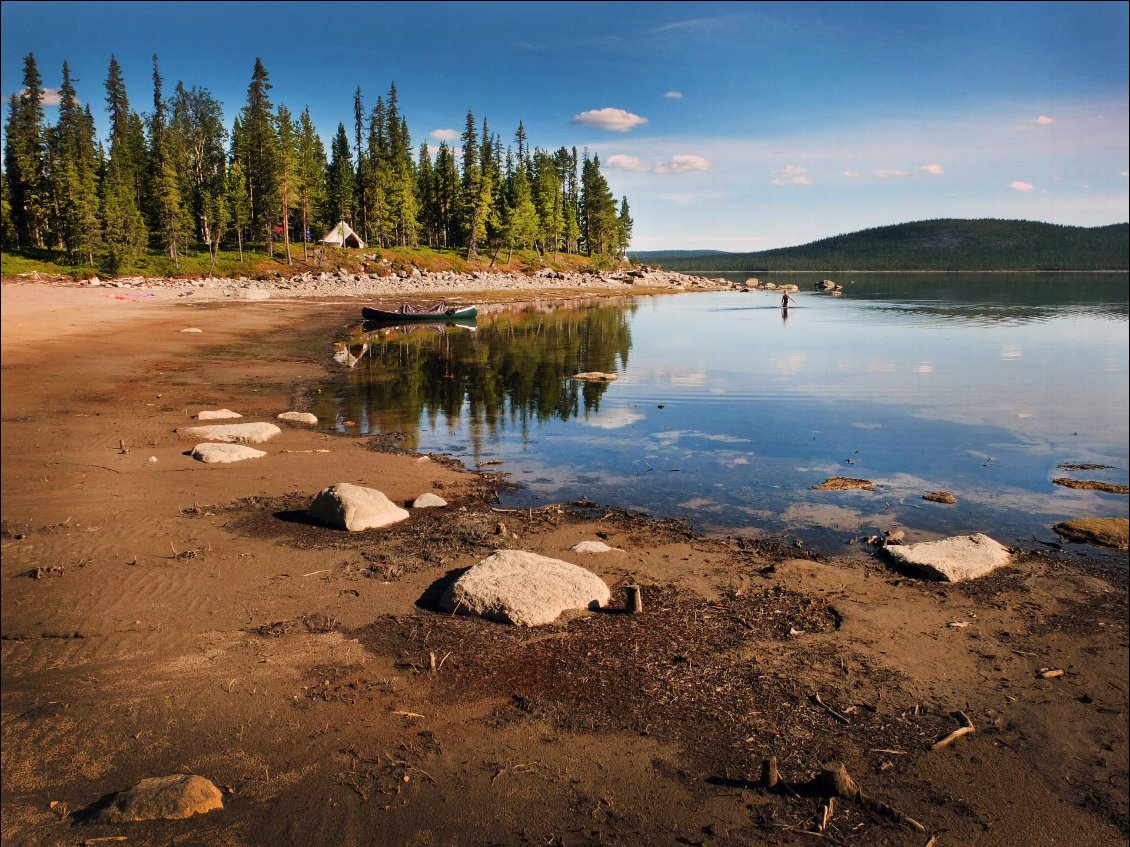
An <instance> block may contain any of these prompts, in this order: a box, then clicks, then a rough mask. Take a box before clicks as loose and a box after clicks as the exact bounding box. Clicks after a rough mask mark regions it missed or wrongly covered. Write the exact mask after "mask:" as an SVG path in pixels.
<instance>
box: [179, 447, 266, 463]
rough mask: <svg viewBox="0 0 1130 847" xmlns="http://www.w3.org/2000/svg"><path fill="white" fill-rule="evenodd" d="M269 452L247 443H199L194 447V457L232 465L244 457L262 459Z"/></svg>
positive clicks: (206, 461) (204, 460)
mask: <svg viewBox="0 0 1130 847" xmlns="http://www.w3.org/2000/svg"><path fill="white" fill-rule="evenodd" d="M266 455H267V454H266V453H265V452H263V451H262V450H256V449H255V448H254V447H248V446H246V445H245V444H197V445H196V446H195V447H193V448H192V458H194V459H198V460H199V461H201V462H204V463H205V464H208V465H230V464H231V463H232V462H242V461H243V460H244V459H260V458H262V457H263V456H266Z"/></svg>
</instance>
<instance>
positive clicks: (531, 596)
mask: <svg viewBox="0 0 1130 847" xmlns="http://www.w3.org/2000/svg"><path fill="white" fill-rule="evenodd" d="M611 596H612V595H611V592H610V591H609V590H608V586H607V585H605V584H604V580H602V579H601V578H600V577H598V576H597V575H596V574H594V573H592V572H591V571H587V570H585V569H584V568H582V567H578V566H577V565H573V564H570V563H569V562H563V561H561V560H560V559H550V558H548V557H546V556H539V555H538V554H536V553H530V552H527V551H524V550H499V551H498V552H497V553H495V554H494V555H492V556H488V557H487V558H486V559H483V560H482V561H481V562H479V563H478V564H477V565H475V566H474V567H472V568H471V569H470V570H468V571H467V572H466V573H465V574H463V575H462V576H461V577H459V579H457V580H456V581H455V582H453V583H452V584H451V585H450V586H448V588H447V590H446V591H444V593H443V596H442V597H441V598H440V601H439V605H440V608H442V609H446V610H447V611H449V612H463V613H465V614H474V615H481V616H483V617H484V618H487V619H488V620H493V621H500V622H502V623H512V624H516V625H518V626H541V625H542V624H547V623H553V621H555V620H557V618H559V617H560V616H561V614H562V613H563V612H566V611H569V610H572V609H597V608H600V607H601V606H604V605H606V604H607V603H608V601H609V600H610V599H611Z"/></svg>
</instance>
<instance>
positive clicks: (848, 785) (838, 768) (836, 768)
mask: <svg viewBox="0 0 1130 847" xmlns="http://www.w3.org/2000/svg"><path fill="white" fill-rule="evenodd" d="M815 783H816V787H817V788H818V789H819V790H820V791H821V792H822V793H823V794H824V796H825V797H858V796H859V793H860V790H859V786H858V785H857V784H856V782H855V780H854V779H852V778H851V776H849V775H848V772H847V768H845V767H844V764H843V762H825V763H824V764H823V765H821V766H820V773H819V774H817V775H816V780H815Z"/></svg>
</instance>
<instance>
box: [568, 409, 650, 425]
mask: <svg viewBox="0 0 1130 847" xmlns="http://www.w3.org/2000/svg"><path fill="white" fill-rule="evenodd" d="M643 419H644V416H643V415H641V414H640V413H639V412H633V411H630V410H628V409H612V410H611V411H606V412H601V413H600V414H599V415H593V416H592V417H586V418H584V419H583V420H582V421H581V423H583V424H584V425H585V426H595V427H597V428H598V429H620V428H622V427H625V426H631V425H632V424H634V423H636V422H637V421H642V420H643Z"/></svg>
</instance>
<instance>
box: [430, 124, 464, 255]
mask: <svg viewBox="0 0 1130 847" xmlns="http://www.w3.org/2000/svg"><path fill="white" fill-rule="evenodd" d="M434 203H435V218H436V235H437V238H438V239H439V246H440V247H455V246H456V244H457V243H458V238H459V227H460V214H461V209H462V198H461V196H460V184H459V167H458V165H457V164H456V161H455V151H454V150H452V149H451V147H450V146H449V145H448V143H447V142H446V141H441V142H440V144H439V150H438V151H437V152H436V165H435V198H434Z"/></svg>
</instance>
